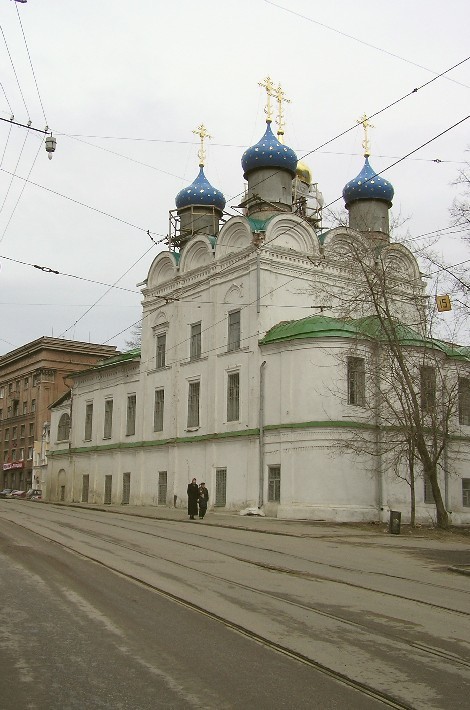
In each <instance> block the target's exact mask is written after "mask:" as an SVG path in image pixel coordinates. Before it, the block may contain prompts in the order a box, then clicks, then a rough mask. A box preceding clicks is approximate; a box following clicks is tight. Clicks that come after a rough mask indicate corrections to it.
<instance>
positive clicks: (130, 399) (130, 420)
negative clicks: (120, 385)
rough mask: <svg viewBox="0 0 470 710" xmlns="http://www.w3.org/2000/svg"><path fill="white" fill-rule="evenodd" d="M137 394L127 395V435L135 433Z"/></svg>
mask: <svg viewBox="0 0 470 710" xmlns="http://www.w3.org/2000/svg"><path fill="white" fill-rule="evenodd" d="M136 401H137V398H136V395H135V394H128V395H127V421H126V436H133V435H134V434H135V412H136Z"/></svg>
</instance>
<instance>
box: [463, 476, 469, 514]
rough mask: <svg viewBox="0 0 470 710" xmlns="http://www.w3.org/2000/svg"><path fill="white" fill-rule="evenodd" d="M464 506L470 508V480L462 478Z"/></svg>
mask: <svg viewBox="0 0 470 710" xmlns="http://www.w3.org/2000/svg"><path fill="white" fill-rule="evenodd" d="M462 505H463V507H464V508H470V478H462Z"/></svg>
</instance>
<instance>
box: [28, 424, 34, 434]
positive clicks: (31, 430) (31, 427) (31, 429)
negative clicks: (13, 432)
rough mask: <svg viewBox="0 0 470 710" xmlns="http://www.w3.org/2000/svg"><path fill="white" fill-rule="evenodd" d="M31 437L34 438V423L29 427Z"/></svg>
mask: <svg viewBox="0 0 470 710" xmlns="http://www.w3.org/2000/svg"><path fill="white" fill-rule="evenodd" d="M29 435H30V436H34V424H33V423H32V422H31V423H30V425H29Z"/></svg>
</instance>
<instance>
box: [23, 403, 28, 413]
mask: <svg viewBox="0 0 470 710" xmlns="http://www.w3.org/2000/svg"><path fill="white" fill-rule="evenodd" d="M27 413H28V403H27V402H23V414H27Z"/></svg>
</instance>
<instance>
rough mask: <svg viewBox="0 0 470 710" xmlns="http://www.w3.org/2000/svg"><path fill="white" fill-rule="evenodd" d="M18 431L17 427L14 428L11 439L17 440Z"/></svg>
mask: <svg viewBox="0 0 470 710" xmlns="http://www.w3.org/2000/svg"><path fill="white" fill-rule="evenodd" d="M17 431H18V430H17V428H16V426H14V427H13V429H12V430H11V438H12V439H16V433H17Z"/></svg>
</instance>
